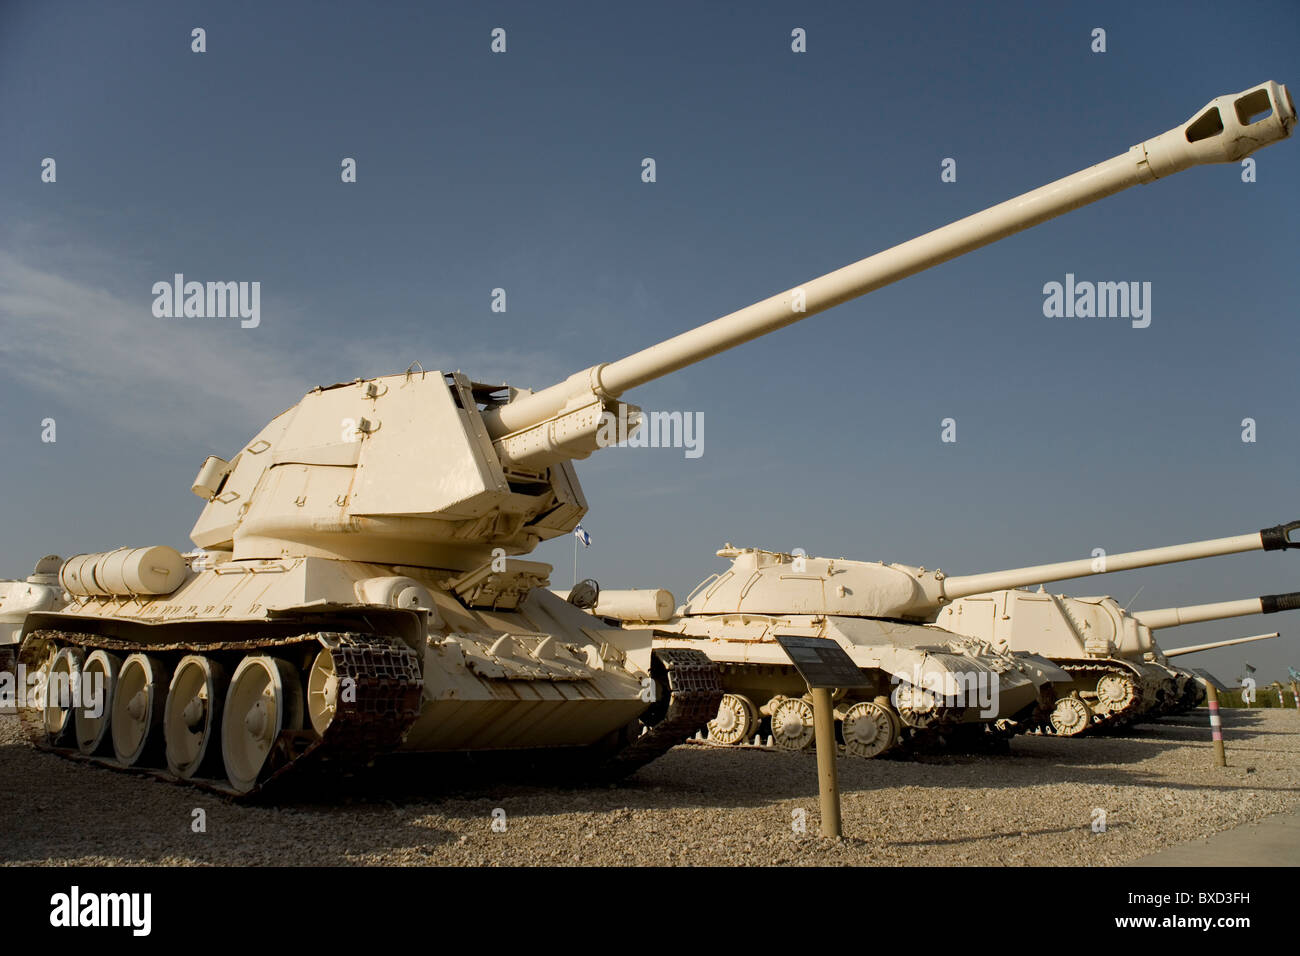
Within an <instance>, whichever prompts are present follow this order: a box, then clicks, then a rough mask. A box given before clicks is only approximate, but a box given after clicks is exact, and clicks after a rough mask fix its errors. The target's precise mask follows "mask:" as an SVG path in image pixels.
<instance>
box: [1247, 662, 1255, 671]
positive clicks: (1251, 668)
mask: <svg viewBox="0 0 1300 956" xmlns="http://www.w3.org/2000/svg"><path fill="white" fill-rule="evenodd" d="M1246 673H1247V674H1253V673H1255V668H1253V667H1251V666H1250V661H1246Z"/></svg>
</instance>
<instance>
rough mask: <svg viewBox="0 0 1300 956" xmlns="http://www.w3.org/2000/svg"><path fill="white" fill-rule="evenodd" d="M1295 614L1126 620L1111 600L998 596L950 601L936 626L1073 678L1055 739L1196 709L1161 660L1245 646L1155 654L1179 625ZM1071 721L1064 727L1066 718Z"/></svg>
mask: <svg viewBox="0 0 1300 956" xmlns="http://www.w3.org/2000/svg"><path fill="white" fill-rule="evenodd" d="M1297 609H1300V593H1292V594H1275V595H1265V596H1263V597H1256V598H1248V599H1245V600H1240V601H1225V602H1220V603H1215V604H1200V605H1194V606H1189V607H1176V608H1161V609H1159V610H1151V611H1135V612H1131V613H1130V612H1127V611H1125V609H1124V608H1123V607H1122V606H1120V604H1119V602H1118V601H1116V600H1115V599H1114V598H1112V597H1106V596H1101V597H1069V596H1067V595H1063V594H1049V593H1047V591H1046V590H1044V589H1042V588H1039V589H1038V590H1037V591H1027V590H1001V591H994V592H990V593H986V594H980V595H978V596H974V597H969V598H962V599H959V600H956V601H953V602H952V603H951V604H949V605H948V606H947V607H945V608H944V609H943V611H942V612H941V613H940V614H939V616H938V618H937V623H938V625H939V626H941V627H944V628H945V629H948V630H955V631H958V632H959V633H962V634H969V635H971V636H972V637H977V638H980V639H983V640H987V641H990V642H992V643H993V645H994V646H995V647H998V648H1003V649H1007V650H1011V649H1016V650H1023V651H1030V652H1033V653H1038V654H1041V655H1043V656H1045V657H1047V658H1049V659H1051V660H1052V661H1054V662H1056V663H1057V664H1059V665H1060V666H1061V667H1063V668H1065V669H1066V670H1068V671H1069V672H1070V673H1071V675H1072V676H1073V678H1074V685H1073V687H1072V688H1071V689H1070V694H1069V695H1068V696H1066V697H1063V698H1061V700H1062V701H1063V702H1064V703H1061V704H1060V705H1059V707H1060V709H1061V711H1062V712H1063V713H1065V714H1066V716H1061V715H1057V714H1055V713H1054V718H1055V722H1056V723H1058V727H1057V728H1056V732H1057V733H1061V734H1065V735H1067V736H1077V735H1079V734H1082V733H1084V732H1086V731H1089V730H1094V729H1100V728H1102V727H1112V728H1113V727H1119V726H1123V725H1124V724H1127V723H1131V722H1132V721H1134V720H1136V719H1137V718H1139V717H1141V716H1143V715H1155V714H1160V713H1171V712H1178V711H1181V710H1186V709H1188V708H1189V707H1194V706H1196V705H1197V704H1199V703H1200V700H1201V697H1200V693H1201V692H1200V689H1199V685H1198V683H1197V681H1196V679H1195V675H1194V674H1193V673H1192V672H1191V671H1187V670H1184V669H1181V668H1177V667H1175V666H1173V665H1171V664H1169V663H1168V660H1167V658H1169V657H1171V656H1174V657H1177V656H1181V655H1182V654H1190V653H1194V652H1195V651H1196V650H1208V649H1209V648H1211V647H1215V646H1226V645H1230V644H1235V643H1240V642H1243V641H1244V640H1248V639H1236V640H1231V641H1224V642H1219V643H1217V644H1212V645H1196V646H1194V647H1189V648H1175V649H1174V650H1173V651H1172V652H1170V651H1161V649H1160V648H1159V646H1158V645H1157V644H1156V641H1155V636H1154V633H1153V632H1154V631H1157V630H1161V629H1164V628H1168V627H1175V626H1178V625H1180V624H1191V623H1195V622H1199V621H1212V620H1220V619H1225V618H1229V617H1240V616H1243V615H1248V614H1270V613H1276V612H1279V611H1286V610H1297ZM1070 711H1072V712H1073V713H1075V714H1076V715H1077V717H1076V718H1075V719H1073V720H1069V719H1068V712H1070Z"/></svg>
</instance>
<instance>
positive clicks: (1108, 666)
mask: <svg viewBox="0 0 1300 956" xmlns="http://www.w3.org/2000/svg"><path fill="white" fill-rule="evenodd" d="M1053 663H1054V664H1056V666H1057V667H1060V668H1061V669H1062V670H1064V671H1066V672H1067V673H1069V674H1071V675H1077V676H1086V677H1088V678H1089V683H1090V684H1091V685H1092V686H1094V687H1095V686H1096V685H1097V681H1099V680H1100V679H1101V678H1102V677H1105V676H1106V675H1108V674H1110V675H1114V676H1117V677H1126V678H1128V679H1130V680H1132V681H1133V682H1134V685H1135V689H1136V693H1135V694H1134V695H1133V700H1132V701H1131V702H1130V703H1129V704H1128V706H1126V707H1124V708H1123V709H1122V710H1118V711H1114V712H1112V713H1110V714H1105V715H1099V714H1097V713H1096V712H1095V711H1094V713H1093V721H1092V725H1091V726H1090V727H1088V729H1087V730H1085V731H1083V735H1087V734H1094V733H1097V732H1099V731H1105V730H1118V729H1119V728H1121V727H1124V726H1125V725H1127V724H1130V723H1132V722H1133V721H1134V720H1135V719H1136V718H1137V717H1138V716H1139V715H1140V714H1141V713H1142V697H1143V695H1142V690H1143V688H1142V676H1141V675H1140V674H1135V673H1133V671H1131V670H1129V669H1128V668H1127V667H1125V666H1124V665H1122V664H1117V663H1111V662H1108V661H1104V660H1098V661H1060V660H1057V661H1053ZM1034 732H1035V733H1039V734H1047V735H1054V733H1055V732H1054V730H1053V728H1052V724H1051V722H1050V721H1047V720H1045V721H1043V722H1042V723H1040V724H1038V726H1037V727H1035V728H1034ZM1081 736H1082V735H1081Z"/></svg>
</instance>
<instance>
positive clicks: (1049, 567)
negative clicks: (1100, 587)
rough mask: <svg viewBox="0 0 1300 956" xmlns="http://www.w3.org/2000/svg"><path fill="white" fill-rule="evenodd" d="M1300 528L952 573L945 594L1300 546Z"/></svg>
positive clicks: (980, 591)
mask: <svg viewBox="0 0 1300 956" xmlns="http://www.w3.org/2000/svg"><path fill="white" fill-rule="evenodd" d="M1297 531H1300V521H1292V522H1290V523H1289V524H1280V525H1277V526H1276V527H1273V528H1264V529H1263V530H1262V531H1256V532H1253V533H1252V534H1238V535H1233V536H1232V537H1228V538H1211V539H1209V540H1207V541H1193V542H1191V543H1189V544H1174V545H1170V546H1168V547H1164V548H1148V549H1147V550H1145V551H1127V552H1124V553H1122V554H1108V555H1105V556H1098V557H1095V558H1082V559H1080V560H1077V561H1062V562H1060V563H1058V564H1039V565H1035V566H1033V567H1028V568H1013V569H1010V570H1007V571H993V572H990V573H988V574H965V575H952V576H950V577H947V578H945V579H944V581H943V593H944V596H945V597H947V598H949V599H956V598H961V597H969V596H970V595H972V594H983V593H984V592H986V591H1000V590H1003V589H1005V588H1019V587H1025V586H1026V585H1030V584H1046V583H1047V582H1049V581H1065V580H1068V579H1070V578H1082V577H1087V576H1089V575H1093V574H1110V573H1111V572H1114V571H1131V570H1133V569H1134V568H1149V567H1152V566H1154V565H1158V564H1177V563H1178V562H1180V561H1195V560H1196V559H1198V558H1209V557H1214V556H1216V555H1223V554H1240V553H1242V552H1245V551H1282V550H1285V549H1287V548H1300V541H1297V540H1295V535H1296V532H1297ZM1244 613H1247V614H1252V613H1255V612H1253V611H1246V612H1244Z"/></svg>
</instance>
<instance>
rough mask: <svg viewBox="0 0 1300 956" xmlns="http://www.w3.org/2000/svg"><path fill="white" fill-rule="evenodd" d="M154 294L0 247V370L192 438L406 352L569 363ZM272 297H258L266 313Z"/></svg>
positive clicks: (522, 380)
mask: <svg viewBox="0 0 1300 956" xmlns="http://www.w3.org/2000/svg"><path fill="white" fill-rule="evenodd" d="M71 271H72V272H74V273H75V272H76V271H77V270H76V269H72V270H71ZM92 271H96V272H97V271H99V270H98V269H94V270H92ZM167 278H170V277H169V276H168V277H167ZM264 292H265V290H264ZM152 302H153V296H152V295H151V294H148V290H147V289H144V290H142V291H141V292H140V294H139V295H131V296H127V295H123V294H122V293H121V292H118V291H114V290H110V289H108V288H104V287H103V286H102V285H101V284H99V283H96V282H87V281H78V280H77V279H76V278H72V277H70V276H69V275H60V274H56V273H54V272H51V271H48V270H47V269H43V268H39V267H37V266H34V265H32V264H30V262H28V261H24V259H23V258H20V257H19V256H18V255H15V254H13V253H11V252H0V370H2V371H3V372H4V373H5V374H6V376H8V377H10V378H11V380H14V381H17V382H19V383H21V384H22V385H24V386H25V387H27V388H29V389H31V390H32V392H33V393H34V394H38V395H42V396H50V397H53V398H55V399H57V400H59V401H60V402H62V403H64V404H66V405H68V406H71V407H75V408H78V409H82V410H84V411H85V412H86V413H87V414H90V415H94V416H95V417H97V418H98V419H100V420H101V421H104V422H105V423H107V424H110V425H111V426H112V427H114V428H118V429H123V430H129V431H133V432H138V433H145V434H148V435H150V436H153V437H155V438H157V437H159V436H169V437H179V436H187V437H188V438H189V439H190V440H193V439H194V437H195V436H196V435H198V436H200V440H202V437H201V436H202V435H203V434H205V433H208V432H210V431H218V432H219V431H221V430H222V429H227V428H230V427H232V426H239V425H242V426H244V427H246V428H249V429H256V428H257V427H260V425H261V424H263V423H265V422H267V421H269V420H270V418H271V417H273V416H274V415H276V414H279V413H280V412H281V411H283V410H284V409H285V408H288V407H290V406H291V405H293V404H294V403H295V402H297V401H298V399H299V398H301V397H302V395H303V393H304V392H305V391H306V390H308V389H310V388H311V387H313V386H315V385H318V384H329V383H331V382H334V381H339V380H349V379H352V378H355V377H357V376H369V375H375V374H385V373H390V372H395V371H400V370H401V369H403V368H405V367H406V366H407V365H408V364H409V363H410V361H411V360H412V359H419V360H420V362H421V364H422V365H423V366H424V367H425V368H426V369H428V370H430V371H433V370H435V369H438V368H450V369H463V370H464V371H465V372H466V373H467V374H469V375H471V376H473V377H475V378H478V379H480V380H502V379H498V378H497V376H505V377H506V378H504V379H503V380H506V381H513V382H515V383H517V384H520V385H546V384H549V383H550V382H551V381H555V380H558V379H559V378H561V377H563V376H564V375H567V374H569V373H570V372H573V371H575V369H572V368H568V367H567V365H566V364H565V363H564V361H563V359H562V358H560V357H557V356H552V355H534V354H522V353H518V352H515V351H511V350H509V349H502V350H490V349H487V348H482V347H476V348H474V349H472V350H469V351H467V352H462V353H458V354H456V355H455V356H448V355H441V356H440V355H437V354H432V355H431V354H428V353H427V352H426V353H425V354H418V352H416V354H412V352H413V350H412V347H411V343H410V341H409V340H403V341H402V342H400V343H399V342H397V341H393V340H391V339H386V338H385V337H384V336H383V335H381V334H377V333H376V332H375V330H374V329H373V328H368V329H367V333H366V335H365V336H364V338H363V339H362V341H360V342H359V341H358V337H356V336H351V335H345V334H342V333H336V334H334V335H332V336H331V335H329V334H326V333H323V332H322V331H321V330H322V328H323V325H322V323H320V322H311V323H310V327H311V329H312V332H313V334H312V335H311V336H310V337H308V336H306V335H303V336H301V338H303V339H308V338H309V339H310V342H309V344H304V345H297V344H295V345H293V346H288V345H285V344H284V343H283V342H282V341H277V338H279V339H282V338H284V336H283V335H280V336H278V337H277V336H275V335H272V334H269V333H268V332H266V330H265V329H241V328H240V327H239V325H238V321H237V320H229V321H227V320H188V321H187V320H185V319H159V318H155V317H154V316H153V315H152V312H151V305H152ZM268 304H269V300H268V299H267V298H266V297H265V296H264V298H263V303H262V312H263V315H264V316H265V315H267V314H268V312H269V311H270V309H269V308H268ZM274 309H275V312H276V314H277V315H278V316H279V317H280V319H281V327H282V328H283V327H299V328H306V327H308V325H309V323H308V321H307V319H306V318H305V316H306V313H305V310H302V309H300V308H299V307H297V306H290V307H288V308H286V307H285V306H284V304H283V303H279V304H276V305H275V306H274ZM340 325H343V326H346V323H340ZM479 328H480V330H481V331H484V332H486V330H483V328H482V326H480V327H479ZM509 376H514V378H509Z"/></svg>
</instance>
